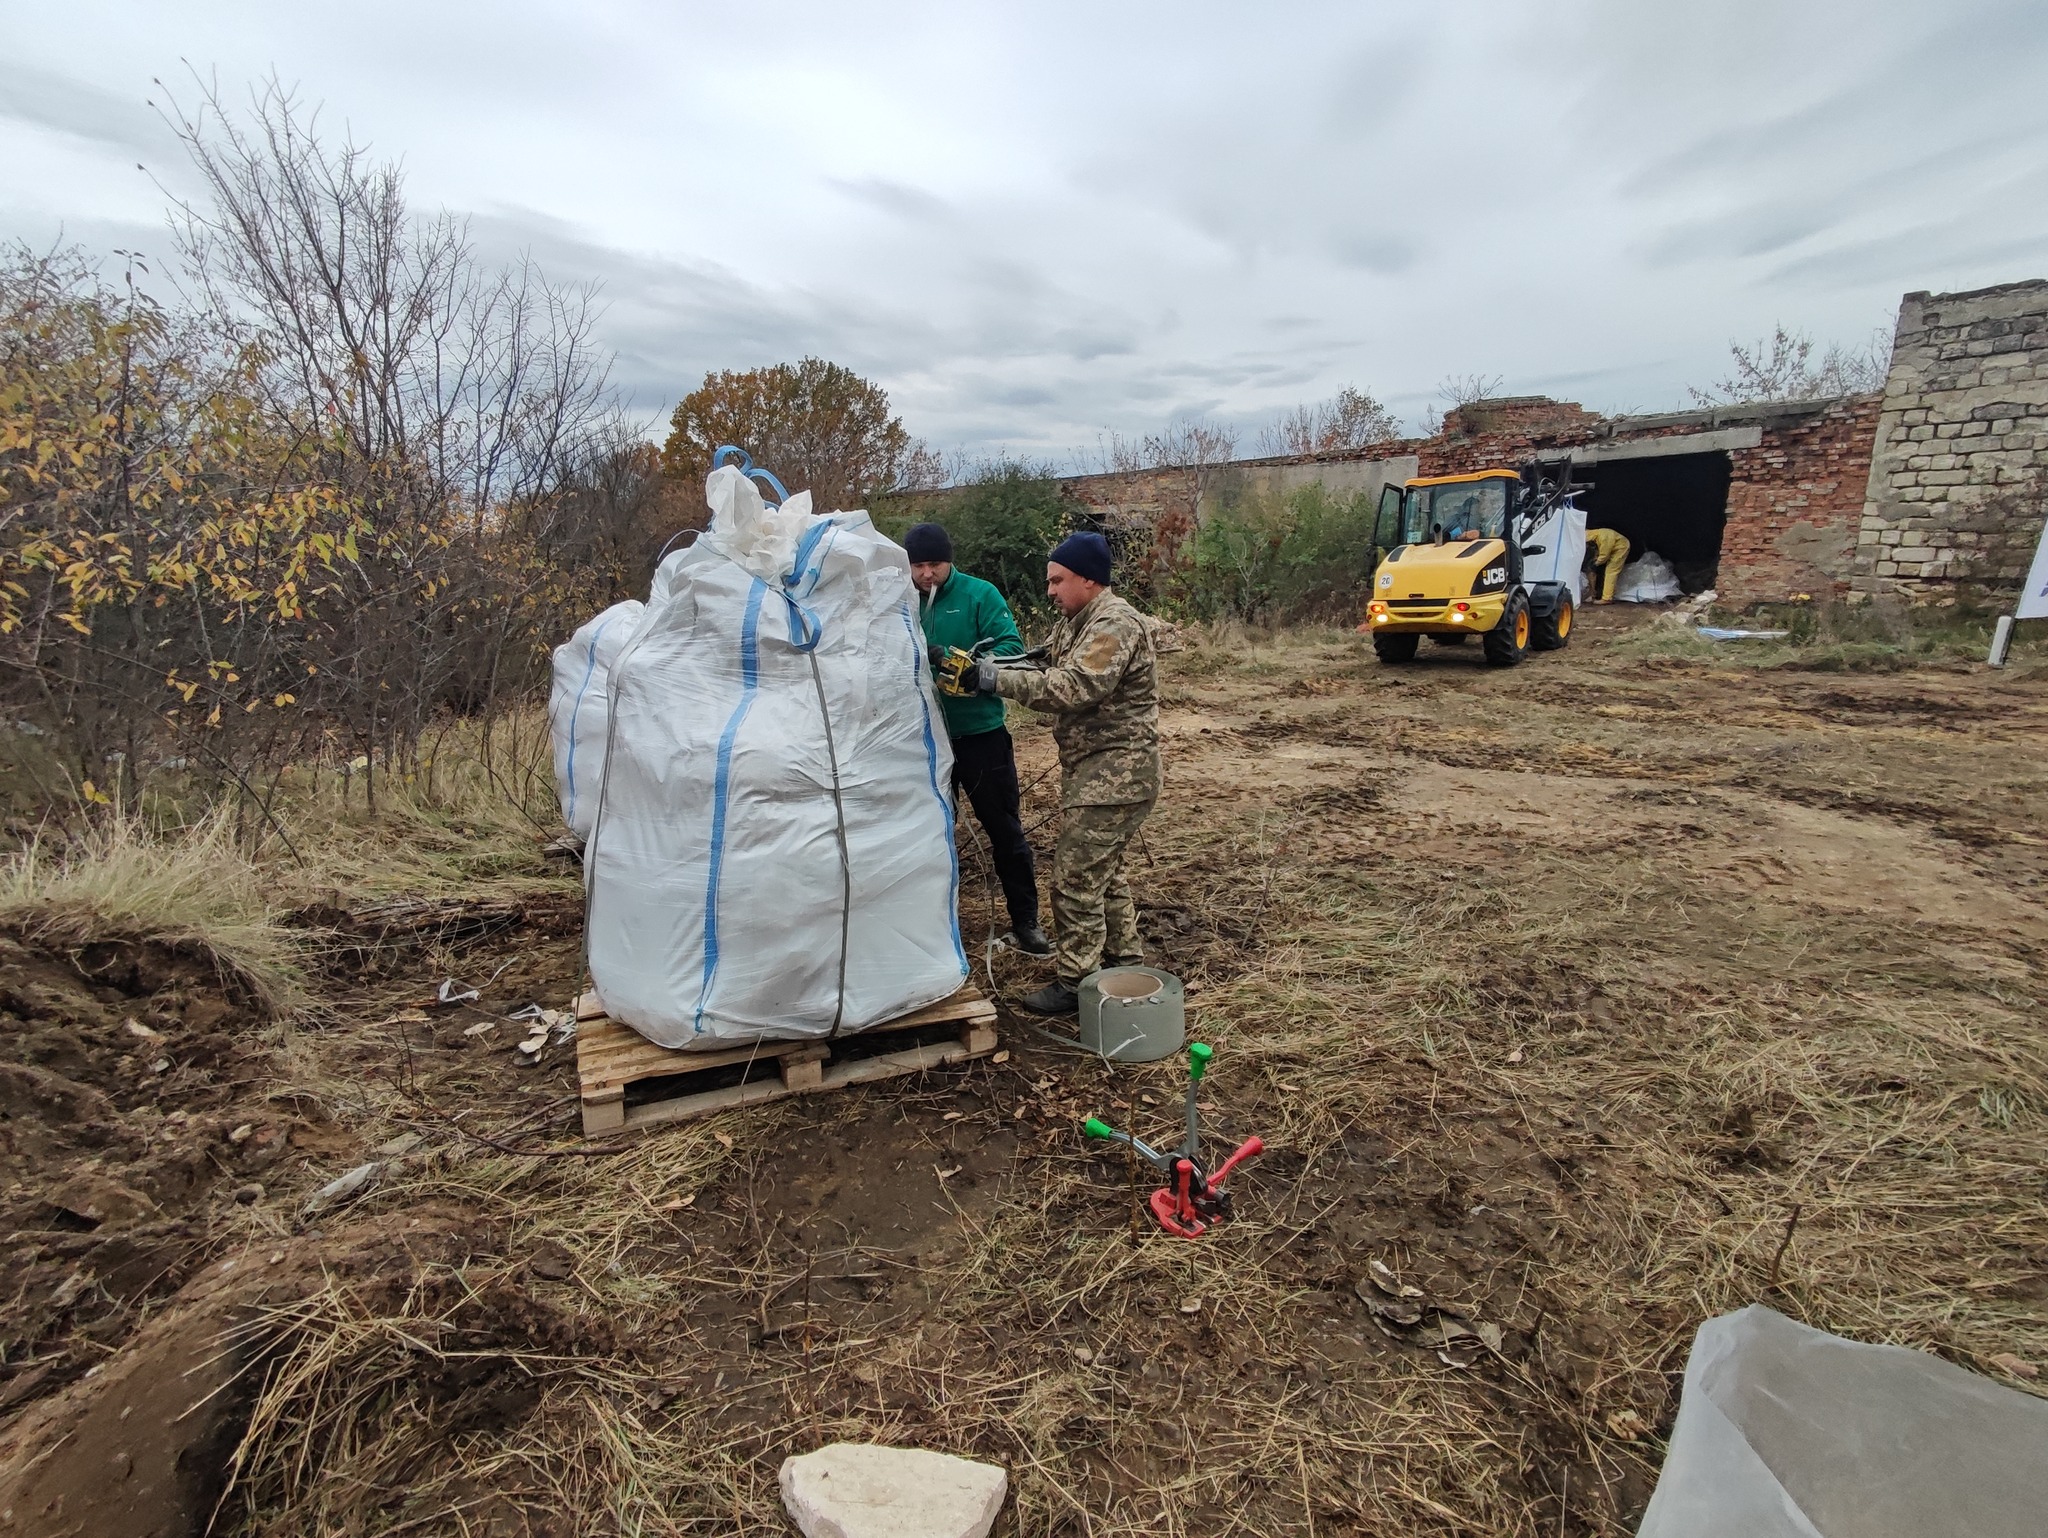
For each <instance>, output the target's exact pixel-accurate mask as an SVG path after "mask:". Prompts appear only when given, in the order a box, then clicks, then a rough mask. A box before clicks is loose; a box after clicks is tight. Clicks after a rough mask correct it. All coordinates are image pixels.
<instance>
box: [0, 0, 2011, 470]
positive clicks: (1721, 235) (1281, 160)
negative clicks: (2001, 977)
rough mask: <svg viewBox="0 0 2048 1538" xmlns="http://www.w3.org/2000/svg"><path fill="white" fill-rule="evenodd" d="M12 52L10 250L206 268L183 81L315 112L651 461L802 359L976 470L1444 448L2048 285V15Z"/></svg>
mask: <svg viewBox="0 0 2048 1538" xmlns="http://www.w3.org/2000/svg"><path fill="white" fill-rule="evenodd" d="M0 37H4V38H5V40H6V44H5V49H4V53H0V236H4V237H21V238H26V239H28V240H30V241H32V242H35V243H38V244H47V243H48V242H50V241H51V240H53V239H54V238H56V237H57V236H58V235H59V233H60V232H62V233H64V234H65V235H67V236H68V237H69V238H71V239H74V240H77V241H80V242H83V243H84V244H86V245H88V246H90V247H93V248H95V249H99V250H108V249H112V248H114V247H117V246H124V247H138V248H140V249H143V250H146V251H151V252H156V253H159V254H160V255H165V254H168V250H169V241H168V239H167V237H166V234H165V229H164V223H163V214H162V210H163V206H164V195H163V192H162V191H161V190H160V188H159V186H158V182H161V183H162V184H163V185H165V186H169V187H172V188H174V189H180V188H184V187H187V186H189V178H188V177H187V175H186V173H185V171H184V168H183V165H182V163H181V155H180V151H179V149H178V146H177V145H176V143H175V142H174V141H172V140H171V138H170V136H169V134H168V132H167V131H166V130H165V129H164V127H163V125H162V123H161V122H160V121H159V120H158V118H157V116H156V114H155V113H154V112H153V111H152V110H151V108H150V106H149V101H150V99H151V98H152V96H155V97H156V98H157V99H159V100H161V99H162V98H161V94H160V93H159V92H158V90H157V88H156V87H154V86H152V84H151V81H152V78H153V77H156V78H161V79H162V80H164V81H165V82H166V83H167V84H169V85H171V86H172V87H173V89H175V90H177V91H178V92H179V93H180V94H181V95H182V96H184V97H185V98H186V99H188V100H189V99H190V98H191V97H192V96H193V95H194V94H195V92H194V91H193V88H192V85H191V79H190V76H189V75H188V74H187V73H186V64H185V63H182V62H181V61H187V62H189V64H190V65H191V66H194V67H197V68H198V69H200V70H202V71H204V72H207V73H208V74H217V76H218V78H219V80H220V81H221V83H222V85H223V87H225V88H226V89H227V91H228V92H229V94H230V95H232V96H237V97H239V96H241V95H243V94H244V93H245V91H246V86H247V84H248V83H250V82H253V81H256V80H258V79H260V78H261V77H263V76H265V75H267V74H268V73H269V72H271V71H272V70H275V71H276V72H277V73H278V75H279V76H280V77H281V78H282V79H283V80H284V81H286V82H287V83H289V84H294V85H296V86H297V87H298V89H299V90H300V91H301V93H302V94H303V95H304V96H305V97H306V98H307V99H308V100H311V101H318V102H321V103H324V111H325V116H324V118H323V122H324V123H326V124H327V125H329V126H330V127H331V128H332V129H333V130H334V131H335V132H336V133H337V134H338V133H339V132H340V131H342V130H343V129H344V128H345V129H346V130H347V131H348V132H350V133H352V134H353V135H354V136H355V137H356V138H357V139H358V140H359V141H363V142H366V143H368V144H370V145H371V146H373V147H374V149H375V150H376V151H377V152H378V153H379V154H381V155H385V156H389V157H392V158H396V159H399V160H402V162H403V164H404V166H405V168H406V171H407V174H408V177H409V182H408V186H409V190H410V193H411V196H412V198H413V200H414V202H415V203H416V204H417V205H419V206H422V207H442V206H445V207H448V208H451V209H455V210H458V211H461V212H463V213H466V214H468V215H469V216H470V217H471V218H472V220H473V227H474V231H475V234H476V236H477V238H478V241H479V243H480V245H481V246H482V247H483V248H484V249H486V250H487V251H491V252H494V253H499V254H507V253H513V252H517V251H519V250H521V249H525V250H530V251H531V252H532V254H533V255H534V256H535V257H536V258H537V259H538V260H539V261H540V262H541V264H542V265H543V266H544V267H545V268H546V269H547V271H548V272H549V274H550V276H553V277H556V278H562V279H597V280H600V281H601V282H602V284H603V290H604V295H605V299H606V301H607V303H608V306H609V308H608V310H607V314H606V320H605V337H606V340H607V341H608V342H609V343H610V344H611V345H612V346H614V347H616V348H617V350H618V354H619V359H618V366H617V370H616V375H615V377H616V380H617V382H618V384H619V385H620V386H621V388H622V389H623V390H624V391H625V392H626V393H627V394H628V395H629V396H630V397H631V399H632V401H633V403H634V405H635V407H636V408H637V409H638V410H639V411H641V412H642V413H644V414H646V415H648V416H649V417H650V418H652V417H654V416H656V415H657V414H659V415H665V410H666V407H667V406H668V405H669V404H670V403H672V402H673V401H674V400H675V399H676V398H677V397H678V396H680V395H681V394H683V393H684V392H685V391H687V390H688V389H690V388H691V387H693V386H694V385H695V384H696V383H697V382H698V381H700V380H701V378H702V377H703V375H704V373H705V372H706V371H707V370H710V369H718V368H746V367H752V366H754V365H757V364H762V363H770V362H775V361H778V360H784V359H794V358H797V357H799V356H802V355H803V354H805V353H814V354H817V355H820V356H823V357H827V358H831V359H834V360H836V361H838V362H841V363H844V364H847V365H849V366H851V367H853V368H855V369H857V370H859V371H860V372H862V373H864V374H867V375H869V376H870V377H872V378H874V379H876V380H879V381H880V382H881V383H882V384H883V385H884V386H885V387H886V388H887V389H888V391H889V394H890V396H891V398H892V400H893V402H894V403H895V405H896V407H897V409H898V410H899V411H900V412H901V414H902V416H903V417H904V420H905V422H906V424H907V425H908V426H909V427H910V428H911V430H912V431H913V432H915V433H918V434H920V435H922V436H924V437H926V438H927V439H929V440H930V441H931V442H933V443H934V444H935V445H938V446H940V447H942V448H948V449H960V450H965V451H968V452H979V453H986V452H990V451H993V450H997V449H1002V448H1008V449H1011V450H1017V451H1024V452H1030V453H1037V454H1042V455H1054V456H1066V455H1068V454H1070V453H1073V452H1075V451H1083V452H1085V451H1086V450H1088V449H1089V448H1091V447H1092V446H1093V445H1094V444H1095V443H1096V441H1097V438H1098V435H1099V434H1101V433H1104V432H1109V431H1122V432H1125V433H1139V432H1144V431H1146V430H1149V429H1151V428H1154V427H1156V426H1158V425H1159V424H1160V423H1162V422H1163V421H1164V420H1166V419H1167V418H1169V417H1171V416H1174V415H1176V414H1195V415H1206V416H1213V417H1218V418H1222V419H1225V420H1229V421H1233V422H1237V423H1239V424H1242V425H1244V426H1245V427H1246V428H1247V429H1250V428H1254V427H1256V426H1257V424H1258V423H1259V422H1260V421H1262V420H1265V419H1269V418H1270V417H1271V416H1272V415H1273V414H1274V413H1276V412H1277V411H1278V410H1280V409H1282V408H1284V407H1286V406H1288V405H1291V404H1293V403H1295V402H1298V401H1304V400H1312V399H1317V398H1321V397H1324V396H1328V395H1329V394H1331V393H1333V392H1334V391H1335V390H1337V389H1338V388H1339V387H1340V386H1343V385H1346V384H1355V385H1357V386H1359V387H1361V388H1363V389H1366V390H1369V391H1371V392H1373V393H1374V394H1377V395H1379V396H1380V397H1381V398H1382V399H1384V400H1385V401H1387V402H1388V403H1389V404H1390V405H1391V406H1392V407H1393V408H1394V409H1395V410H1396V412H1398V413H1399V414H1400V415H1401V416H1402V417H1404V418H1405V419H1406V420H1407V421H1408V422H1410V423H1411V424H1420V423H1421V422H1422V421H1423V420H1424V418H1425V417H1426V416H1427V415H1428V414H1429V413H1430V411H1431V408H1432V403H1433V400H1434V397H1435V395H1436V387H1437V385H1438V383H1439V381H1441V380H1443V379H1444V378H1445V377H1446V376H1447V375H1453V374H1457V375H1464V374H1475V373H1476V374H1485V375H1498V376H1500V377H1501V378H1502V380H1503V381H1504V389H1505V390H1506V391H1508V392H1510V393H1539V392H1540V393H1543V394H1549V395H1555V396H1559V397H1562V398H1566V399H1573V400H1579V401H1583V402H1584V403H1586V404H1587V405H1588V406H1591V407H1594V408H1596V409H1601V410H1609V411H1615V410H1638V411H1647V410H1661V409H1675V408H1677V407H1680V406H1682V405H1684V404H1685V403H1686V398H1685V386H1686V385H1687V384H1692V383H1703V382H1706V381H1708V380H1710V379H1713V378H1716V377H1718V376H1719V375H1720V374H1721V373H1722V372H1723V371H1724V365H1725V362H1726V349H1727V344H1728V341H1729V340H1730V338H1731V337H1747V338H1753V337H1755V336H1757V335H1759V334H1760V333H1766V332H1768V331H1769V329H1770V328H1771V326H1772V324H1773V323H1774V322H1777V321H1780V320H1782V321H1784V322H1785V323H1787V324H1788V325H1792V326H1795V327H1799V328H1803V329H1805V330H1807V331H1808V332H1810V333H1811V334H1812V335H1813V336H1814V337H1815V338H1817V339H1819V340H1821V341H1823V342H1825V341H1830V340H1840V341H1844V342H1849V343H1861V342H1863V341H1865V340H1867V338H1868V337H1869V335H1870V333H1871V331H1872V330H1873V328H1874V327H1876V326H1878V325H1880V324H1888V323H1889V321H1890V318H1891V316H1892V314H1893V313H1894V312H1895V310H1896V308H1897V303H1898V299H1899V296H1900V295H1901V294H1902V293H1904V292H1906V291H1908V290H1912V289H1934V290H1943V289H1957V288H1972V287H1981V286H1983V285H1986V284H1992V283H2000V282H2007V281H2011V280H2014V279H2020V278H2037V277H2048V89H2044V87H2043V82H2044V81H2048V4H2043V3H2038V0H1940V3H1936V4H1929V3H1926V0H1849V3H1798V0H1759V3H1715V0H1708V3H1693V4H1687V5H1673V4H1668V3H1664V0H1580V3H1554V4H1543V3H1506V0H1502V3H1468V4H1461V3H1451V0H1416V3H1408V4H1395V3H1383V0H1344V3H1336V4H1296V5H1287V4H1281V5H1267V6H1247V5H1245V4H1242V3H1237V4H1230V5H1223V4H1206V3H1199V0H1196V3H1190V0H1176V3H1173V4H1143V5H1138V4H1118V3H1115V0H1094V3H1088V4H1067V3H1047V0H1038V3H1033V4H1010V5H1003V6H991V5H977V4H972V3H968V0H950V3H940V4H917V3H891V4H873V5H859V4H849V3H845V0H840V3H774V0H745V3H739V0H734V3H720V4H703V3H696V0H667V3H646V0H582V3H578V4H553V3H543V0H488V3H484V0H406V3H402V4H400V3H388V0H351V3H348V4H341V5H322V6H310V5H294V4H283V3H279V0H261V3H257V0H177V3H166V0H146V3H113V0H61V3H52V0H0ZM138 163H140V164H141V165H143V166H146V167H147V168H148V170H147V171H146V172H145V171H143V170H140V169H138V168H137V167H138ZM153 177H154V178H155V179H154V180H153V179H152V178H153ZM1249 436H1250V434H1249V432H1248V433H1247V439H1249Z"/></svg>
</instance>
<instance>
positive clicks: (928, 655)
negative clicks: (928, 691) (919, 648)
mask: <svg viewBox="0 0 2048 1538" xmlns="http://www.w3.org/2000/svg"><path fill="white" fill-rule="evenodd" d="M924 659H925V661H927V662H929V663H930V664H931V665H932V676H933V677H934V678H936V677H938V676H939V669H940V668H941V667H943V666H944V665H945V662H946V648H945V647H943V646H941V645H939V643H938V642H936V641H927V642H926V643H925V648H924Z"/></svg>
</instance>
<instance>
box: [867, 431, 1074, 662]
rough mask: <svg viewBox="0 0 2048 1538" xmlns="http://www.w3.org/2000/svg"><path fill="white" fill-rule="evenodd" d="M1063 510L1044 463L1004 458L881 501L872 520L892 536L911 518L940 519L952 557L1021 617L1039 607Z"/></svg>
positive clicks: (906, 530) (1062, 530) (900, 534)
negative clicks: (937, 487)
mask: <svg viewBox="0 0 2048 1538" xmlns="http://www.w3.org/2000/svg"><path fill="white" fill-rule="evenodd" d="M1069 511H1070V510H1069V508H1068V506H1067V504H1066V503H1065V502H1064V501H1063V500H1062V499H1061V496H1060V487H1059V482H1058V481H1057V480H1056V479H1054V477H1053V475H1052V472H1051V471H1049V470H1043V469H1039V468H1037V467H1036V466H1032V465H1026V464H1020V463H1017V462H1015V461H1010V460H1004V461H999V462H997V463H995V464H991V465H984V466H982V467H980V468H979V469H977V470H976V471H975V472H974V474H973V475H972V476H971V477H970V478H969V479H968V480H967V481H966V482H965V484H963V485H961V486H958V487H956V488H954V489H953V490H951V491H948V492H944V493H942V494H940V495H938V496H923V497H918V498H915V499H897V500H892V501H890V502H885V503H883V504H882V505H881V506H879V507H877V508H876V509H875V512H874V520H875V527H876V528H878V529H880V530H881V531H882V532H883V533H884V534H886V535H888V536H889V537H890V538H891V539H893V540H896V541H898V542H899V543H900V542H901V541H902V539H903V536H904V535H905V534H907V533H909V531H910V526H911V525H912V524H916V523H936V524H941V525H943V526H944V527H945V530H946V532H947V533H948V534H950V535H952V536H953V564H954V565H955V566H956V567H958V568H959V569H960V570H961V571H964V572H967V573H968V574H970V575H972V576H976V577H980V578H981V579H982V580H984V581H986V582H993V583H994V584H995V585H996V588H997V589H998V591H1000V592H1001V593H1002V595H1003V597H1004V598H1006V599H1008V600H1009V604H1010V608H1011V609H1012V610H1013V611H1015V613H1016V615H1017V618H1018V620H1019V621H1020V622H1021V621H1022V620H1023V619H1024V617H1025V616H1026V615H1034V616H1038V615H1042V614H1043V613H1044V612H1046V601H1045V557H1046V552H1048V551H1049V550H1051V549H1052V547H1053V546H1054V545H1056V544H1058V543H1059V542H1060V536H1061V535H1062V534H1063V533H1065V532H1066V529H1067V525H1068V517H1069Z"/></svg>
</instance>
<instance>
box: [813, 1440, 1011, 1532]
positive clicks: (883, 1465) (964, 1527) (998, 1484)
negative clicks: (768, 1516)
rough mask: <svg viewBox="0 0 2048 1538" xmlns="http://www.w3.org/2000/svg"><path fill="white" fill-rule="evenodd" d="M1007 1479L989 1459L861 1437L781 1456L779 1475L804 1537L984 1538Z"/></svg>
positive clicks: (998, 1508)
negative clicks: (884, 1443) (866, 1440)
mask: <svg viewBox="0 0 2048 1538" xmlns="http://www.w3.org/2000/svg"><path fill="white" fill-rule="evenodd" d="M1009 1483H1010V1481H1009V1476H1008V1475H1007V1474H1005V1473H1004V1472H1003V1471H1002V1470H1001V1469H999V1468H996V1467H995V1466H994V1465H992V1464H987V1463H976V1462H974V1461H973V1460H972V1459H968V1458H955V1457H953V1456H951V1455H950V1454H947V1453H934V1452H927V1451H925V1450H924V1449H922V1448H916V1447H878V1446H875V1445H873V1444H871V1443H864V1442H835V1443H833V1444H832V1445H831V1446H830V1447H823V1448H820V1449H819V1450H818V1451H817V1452H814V1453H805V1454H803V1455H802V1456H800V1457H795V1458H787V1459H784V1460H783V1464H782V1475H781V1484H782V1504H783V1506H784V1507H785V1508H786V1509H787V1510H788V1512H789V1514H790V1517H791V1518H792V1519H793V1520H794V1521H795V1523H796V1525H797V1527H798V1528H799V1529H800V1530H801V1531H802V1533H803V1534H804V1538H988V1533H989V1530H990V1529H991V1528H993V1527H994V1526H995V1521H996V1513H997V1512H998V1511H1000V1510H1001V1509H1002V1505H1003V1496H1004V1495H1005V1494H1006V1493H1007V1492H1008V1490H1009Z"/></svg>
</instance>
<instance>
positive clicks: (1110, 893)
mask: <svg viewBox="0 0 2048 1538" xmlns="http://www.w3.org/2000/svg"><path fill="white" fill-rule="evenodd" d="M1109 579H1110V559H1109V542H1108V541H1107V540H1105V539H1104V538H1103V537H1102V536H1101V535H1100V534H1087V533H1083V534H1069V535H1068V536H1067V537H1066V538H1065V539H1063V540H1062V541H1060V544H1059V546H1058V548H1057V549H1055V550H1054V551H1053V552H1052V557H1051V559H1050V561H1049V562H1048V563H1047V565H1046V569H1045V591H1046V596H1047V597H1049V598H1051V599H1052V601H1053V603H1054V604H1055V605H1057V606H1058V608H1059V610H1060V613H1061V614H1063V615H1064V616H1065V618H1064V619H1062V620H1061V621H1060V623H1059V625H1058V626H1057V627H1056V628H1055V629H1054V630H1053V633H1052V638H1051V640H1050V641H1049V642H1048V643H1047V647H1046V665H1045V668H1044V670H1043V671H1042V672H1040V671H1033V670H1027V669H1023V668H1014V667H1011V668H997V667H996V666H995V665H994V664H993V663H990V662H984V663H983V664H982V666H981V668H980V669H979V671H978V674H977V677H976V680H975V683H976V687H977V688H978V689H979V690H980V691H981V692H982V693H985V694H1000V695H1002V696H1003V697H1004V698H1006V699H1013V700H1015V701H1017V702H1018V703H1019V704H1020V705H1028V706H1030V707H1032V708H1033V709H1034V710H1043V711H1047V712H1050V713H1051V715H1052V717H1053V740H1054V741H1055V742H1056V743H1058V744H1059V750H1060V836H1059V843H1058V845H1057V846H1056V847H1055V849H1054V851H1053V867H1052V913H1053V925H1054V928H1055V930H1056V931H1057V942H1056V945H1055V948H1054V951H1053V962H1054V965H1055V966H1056V967H1057V969H1058V973H1059V976H1058V979H1057V980H1056V981H1055V982H1053V983H1051V984H1050V985H1049V986H1047V987H1044V988H1041V989H1039V991H1038V992H1036V993H1034V994H1032V995H1031V996H1030V997H1029V998H1027V999H1025V1000H1024V1001H1023V1002H1024V1007H1025V1008H1026V1009H1028V1010H1030V1011H1032V1012H1033V1013H1034V1014H1041V1015H1070V1014H1072V1013H1074V1011H1075V1009H1076V1008H1077V1006H1078V1005H1079V1002H1080V996H1079V992H1078V990H1079V987H1080V982H1081V979H1082V978H1084V977H1086V976H1087V975H1088V974H1089V973H1090V972H1093V971H1095V970H1096V969H1097V968H1099V967H1102V966H1104V965H1109V966H1120V965H1130V964H1132V963H1135V962H1136V961H1137V960H1138V959H1139V956H1140V951H1141V948H1142V947H1141V943H1140V941H1139V938H1138V910H1137V907H1136V905H1135V904H1134V903H1133V902H1132V901H1131V888H1130V883H1129V881H1128V880H1127V879H1126V878H1125V875H1124V851H1125V849H1126V848H1127V846H1128V845H1129V844H1130V841H1131V838H1132V835H1134V834H1135V833H1136V832H1137V831H1138V828H1139V825H1140V824H1142V823H1143V822H1144V820H1145V818H1146V815H1147V814H1148V813H1150V812H1151V810H1152V803H1153V802H1154V801H1156V800H1157V799H1158V797H1159V685H1158V670H1157V666H1156V664H1155V662H1154V660H1153V654H1152V633H1151V631H1150V629H1149V628H1148V627H1147V625H1146V623H1145V616H1144V615H1142V614H1140V613H1139V612H1138V611H1137V610H1136V609H1134V608H1132V607H1131V606H1130V605H1129V604H1128V603H1126V602H1124V600H1123V599H1121V598H1119V597H1117V595H1116V594H1115V593H1113V592H1111V591H1110V587H1109Z"/></svg>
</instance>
